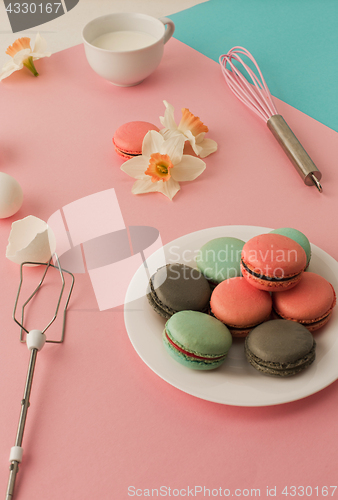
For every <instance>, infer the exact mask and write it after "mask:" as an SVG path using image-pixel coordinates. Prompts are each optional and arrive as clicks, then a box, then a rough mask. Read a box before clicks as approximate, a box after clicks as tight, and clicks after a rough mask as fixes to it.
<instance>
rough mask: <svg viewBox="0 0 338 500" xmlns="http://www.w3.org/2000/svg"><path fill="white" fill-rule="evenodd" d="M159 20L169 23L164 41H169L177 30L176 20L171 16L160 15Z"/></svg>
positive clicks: (165, 23)
mask: <svg viewBox="0 0 338 500" xmlns="http://www.w3.org/2000/svg"><path fill="white" fill-rule="evenodd" d="M159 21H161V22H162V23H163V24H164V25H167V29H166V30H165V34H164V39H163V43H167V41H168V40H169V39H170V38H171V37H172V36H173V34H174V31H175V24H174V22H173V21H172V20H171V19H169V17H160V19H159Z"/></svg>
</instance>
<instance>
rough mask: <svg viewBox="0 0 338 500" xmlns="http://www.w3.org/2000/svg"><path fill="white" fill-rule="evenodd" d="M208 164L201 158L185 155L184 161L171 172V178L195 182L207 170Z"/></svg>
mask: <svg viewBox="0 0 338 500" xmlns="http://www.w3.org/2000/svg"><path fill="white" fill-rule="evenodd" d="M205 167H206V164H205V163H204V161H203V160H201V159H200V158H195V157H194V156H190V155H183V157H182V161H181V162H180V163H179V164H178V165H176V166H175V167H173V168H172V169H171V170H170V174H171V177H172V178H173V179H175V180H176V181H180V182H182V181H193V180H194V179H196V177H198V176H199V175H201V173H202V172H203V171H204V170H205Z"/></svg>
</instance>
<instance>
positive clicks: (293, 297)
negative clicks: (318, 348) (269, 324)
mask: <svg viewBox="0 0 338 500" xmlns="http://www.w3.org/2000/svg"><path fill="white" fill-rule="evenodd" d="M272 301H273V311H274V316H275V317H278V318H281V319H289V320H292V321H297V322H298V323H301V324H302V325H304V326H305V327H306V328H307V329H308V330H309V331H310V332H314V331H315V330H318V328H321V327H322V326H324V325H325V324H326V323H327V322H328V321H329V319H330V317H331V314H332V309H333V308H334V306H335V304H336V294H335V291H334V289H333V286H332V285H331V283H329V282H328V281H327V280H326V279H325V278H323V277H322V276H319V274H315V273H310V272H306V273H304V274H303V277H302V279H301V281H300V283H299V284H298V285H297V286H296V287H295V288H292V290H287V291H286V292H283V293H279V292H277V293H274V294H273V297H272Z"/></svg>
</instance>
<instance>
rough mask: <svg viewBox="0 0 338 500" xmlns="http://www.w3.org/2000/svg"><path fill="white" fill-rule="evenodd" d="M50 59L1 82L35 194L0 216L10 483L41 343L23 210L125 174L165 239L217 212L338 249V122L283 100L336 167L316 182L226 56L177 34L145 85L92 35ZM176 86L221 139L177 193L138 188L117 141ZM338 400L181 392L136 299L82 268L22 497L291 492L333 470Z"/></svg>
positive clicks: (132, 202) (44, 388) (131, 205)
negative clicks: (116, 294) (19, 242)
mask: <svg viewBox="0 0 338 500" xmlns="http://www.w3.org/2000/svg"><path fill="white" fill-rule="evenodd" d="M37 68H38V70H39V72H40V76H39V77H38V78H36V79H35V78H33V77H31V75H30V74H28V73H27V72H26V71H21V72H18V73H16V74H14V75H12V76H11V77H10V78H8V79H7V80H5V81H3V82H2V83H1V93H0V106H1V122H0V127H1V135H0V169H1V170H2V171H4V172H7V173H8V174H10V175H13V176H14V177H15V178H16V179H17V180H18V181H19V182H20V183H21V185H22V187H23V190H24V194H25V201H24V205H23V206H22V208H21V210H20V211H19V212H18V213H17V214H16V215H15V216H14V217H12V218H10V219H8V220H2V221H1V223H0V243H1V252H0V273H1V276H2V287H1V291H0V294H1V300H0V314H1V327H0V335H1V351H0V356H1V362H0V396H1V406H0V422H1V426H0V464H2V466H0V477H1V484H2V485H3V487H2V488H3V495H4V494H5V490H6V484H7V478H8V467H7V464H8V456H9V451H10V448H11V446H13V445H14V440H15V434H16V428H17V421H18V417H19V412H20V401H21V398H22V394H23V388H24V381H25V377H26V370H27V366H28V358H29V355H28V352H27V349H26V347H25V346H24V345H21V344H20V343H19V340H18V335H19V329H18V327H17V326H16V325H15V323H14V322H13V321H12V319H11V314H12V309H13V305H14V299H15V294H16V289H17V286H18V281H19V268H18V266H16V265H15V264H13V263H11V262H9V261H8V260H7V259H6V258H5V248H6V244H7V239H8V234H9V230H10V226H11V223H12V222H13V221H14V220H16V219H19V218H22V217H25V216H26V215H29V214H33V215H36V216H38V217H40V218H42V219H44V220H47V219H48V218H49V217H50V215H51V214H53V213H54V212H55V211H57V210H58V209H60V208H61V207H63V206H65V205H67V204H70V203H72V202H73V201H76V200H78V199H80V198H82V197H85V196H88V195H91V194H94V193H97V192H99V191H103V190H105V189H108V188H111V187H113V188H114V189H115V191H116V195H117V199H118V203H119V205H120V208H121V211H122V215H123V219H124V223H125V225H126V226H129V225H148V226H153V227H155V228H157V229H159V230H160V234H161V237H162V241H163V243H164V244H165V243H168V242H169V241H171V240H173V239H175V238H177V237H179V236H181V235H184V234H187V233H190V232H192V231H195V230H199V229H203V228H207V227H212V226H219V225H232V224H234V225H240V224H245V225H256V226H266V227H282V226H293V227H296V228H297V229H299V230H301V231H303V232H304V233H305V234H306V235H307V236H308V238H309V239H310V241H311V242H312V243H314V244H316V245H318V246H320V247H321V248H322V249H323V250H325V251H326V252H328V253H329V254H331V255H332V256H333V257H334V258H336V259H338V246H337V243H338V238H337V231H336V228H335V224H334V221H335V217H336V214H337V208H338V197H337V187H338V170H337V168H336V162H337V156H338V135H337V133H336V132H334V131H332V130H331V129H328V128H327V127H325V126H323V125H322V124H320V123H318V122H316V121H315V120H313V119H311V118H309V117H307V116H306V115H304V114H302V113H301V112H299V111H297V110H295V109H293V108H291V107H290V106H288V105H286V104H285V103H283V102H280V101H278V100H276V103H277V108H278V110H279V111H280V112H281V114H283V116H284V118H285V119H286V120H287V122H288V123H289V125H290V127H291V128H292V129H293V131H294V132H295V134H296V135H297V136H298V138H299V139H300V140H301V142H302V143H303V145H304V147H305V148H306V149H307V151H308V153H309V154H310V156H311V157H312V159H313V160H314V162H315V163H316V164H317V165H318V167H319V168H320V169H321V171H322V173H323V180H322V184H323V189H324V192H323V194H319V193H318V192H317V191H316V189H315V188H314V187H312V188H311V187H306V186H305V185H304V184H303V183H302V181H301V179H300V177H299V176H298V174H297V173H296V172H295V170H294V169H293V167H292V165H291V164H290V163H289V160H288V159H287V158H286V157H285V156H284V153H283V152H282V151H281V150H280V147H279V146H278V144H277V143H276V141H275V140H274V138H273V137H272V135H271V134H270V133H269V131H268V130H267V127H266V125H265V124H264V123H263V122H261V121H259V119H258V118H257V117H256V116H255V115H253V114H251V113H250V112H249V111H248V110H247V108H245V107H244V106H243V105H242V104H241V103H240V102H239V101H237V100H236V99H235V98H234V97H233V95H232V94H231V93H230V91H229V90H228V88H227V86H226V84H225V82H224V80H223V77H222V74H221V71H220V68H219V66H218V64H216V63H215V62H213V61H211V60H209V59H208V58H206V57H204V56H202V55H201V54H199V53H198V52H196V51H194V50H193V49H191V48H189V47H187V46H186V45H184V44H182V43H180V42H178V41H177V40H172V41H170V43H168V45H167V46H166V48H165V57H164V59H163V61H162V63H161V65H160V67H159V68H158V70H157V71H156V72H155V73H154V74H153V75H152V76H151V77H149V78H148V79H147V80H146V81H145V82H143V83H142V84H141V85H139V86H137V87H132V88H118V87H114V86H112V85H110V84H109V83H107V82H105V81H104V80H102V79H100V78H99V77H98V76H97V75H96V74H95V73H93V72H92V70H91V69H90V68H89V66H88V65H87V62H86V60H85V56H84V51H83V47H82V46H78V47H74V48H72V49H68V50H66V51H63V52H60V53H58V54H55V55H53V56H52V57H51V58H50V59H44V60H41V61H38V62H37ZM163 99H165V100H167V101H168V102H170V103H171V104H173V105H174V106H175V108H176V112H177V114H176V119H177V121H178V120H179V119H180V108H182V107H188V108H189V109H190V110H191V111H192V112H193V113H194V114H196V115H198V116H200V117H201V119H202V121H203V122H204V123H206V124H207V125H208V127H209V134H208V136H209V137H210V138H212V139H214V140H216V141H217V143H218V145H219V149H218V151H217V152H216V153H215V154H213V155H212V156H210V157H208V158H206V159H205V161H206V164H207V169H206V170H205V172H204V173H203V174H202V175H201V176H200V177H199V178H198V179H197V180H195V181H194V182H191V183H182V184H181V187H182V189H181V191H180V192H179V193H178V194H177V195H176V197H175V198H174V200H173V201H172V202H170V201H169V200H168V199H167V198H165V197H164V196H163V195H161V194H152V193H151V194H146V195H141V196H134V195H132V194H131V187H132V183H133V180H132V179H131V178H130V177H128V176H127V175H126V174H124V173H123V172H122V171H120V169H119V167H120V165H121V159H120V158H119V157H118V156H117V155H116V154H115V153H114V148H113V145H112V142H111V139H112V136H113V134H114V131H115V130H116V129H117V127H118V126H120V125H121V124H122V123H124V122H127V121H131V120H145V121H150V122H153V123H154V124H156V125H160V123H159V119H158V117H159V116H160V115H162V116H163V113H164V105H163V103H162V101H163ZM34 272H35V271H33V273H34ZM31 275H33V274H31ZM117 286H118V285H117ZM35 316H36V317H37V319H38V318H39V313H38V311H36V313H35ZM37 327H39V325H37ZM159 334H160V332H159ZM337 401H338V384H337V382H335V383H333V384H332V385H331V386H329V387H327V388H326V389H324V390H323V391H321V392H320V393H318V394H315V395H313V396H310V397H308V398H306V399H303V400H300V401H297V402H294V403H289V404H284V405H280V406H273V407H266V408H241V407H230V406H223V405H219V404H214V403H210V402H206V401H203V400H200V399H197V398H195V397H193V396H189V395H187V394H185V393H183V392H180V391H179V390H177V389H175V388H174V387H171V386H170V385H168V384H167V383H165V382H164V381H163V380H161V379H160V378H158V377H157V376H156V375H155V374H154V373H153V372H152V371H151V370H150V369H149V368H148V367H147V366H146V365H145V364H144V363H143V362H142V361H141V359H140V358H139V357H138V355H137V354H136V352H135V351H134V349H133V347H132V345H131V343H130V341H129V339H128V336H127V333H126V330H125V326H124V321H123V308H122V307H119V308H115V309H111V310H108V311H104V312H99V311H98V309H97V305H96V301H95V296H94V294H93V290H92V288H91V285H90V281H89V277H88V275H77V276H76V285H75V291H74V295H73V298H72V302H71V307H70V311H69V314H68V323H67V332H66V341H65V343H64V345H62V346H54V345H49V346H47V347H45V348H44V350H43V352H42V353H41V354H39V356H38V360H37V368H36V374H35V379H34V383H33V391H32V397H31V407H30V409H29V412H28V420H27V427H26V432H25V437H24V443H23V447H24V459H23V463H22V466H21V467H20V472H19V475H18V480H17V489H16V498H17V500H36V499H48V500H60V499H62V500H70V499H74V498H76V499H81V500H93V499H96V498H100V499H102V500H111V499H121V500H124V499H127V498H129V496H128V486H135V487H137V488H160V486H167V487H169V486H170V487H171V488H187V487H188V486H190V487H194V486H202V487H203V486H205V487H207V488H215V489H216V488H217V489H218V488H219V487H222V488H223V489H224V488H229V489H231V490H232V491H234V490H235V488H249V489H250V488H260V489H261V497H264V496H265V492H266V486H269V488H272V487H274V486H277V489H278V491H279V492H281V490H282V488H283V487H284V486H286V485H288V486H292V485H295V486H299V485H303V486H307V485H310V486H312V487H313V488H314V487H315V486H319V487H320V488H321V486H325V485H326V486H329V485H332V484H335V478H336V463H337V447H336V443H337V438H338V436H337V432H338V431H337V425H336V412H337V409H338V403H337ZM200 498H202V495H200ZM243 498H244V497H243ZM280 498H283V496H280Z"/></svg>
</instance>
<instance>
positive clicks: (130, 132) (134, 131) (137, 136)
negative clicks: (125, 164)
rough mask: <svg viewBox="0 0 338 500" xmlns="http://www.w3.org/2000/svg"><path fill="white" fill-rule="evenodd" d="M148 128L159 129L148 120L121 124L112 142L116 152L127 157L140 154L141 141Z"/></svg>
mask: <svg viewBox="0 0 338 500" xmlns="http://www.w3.org/2000/svg"><path fill="white" fill-rule="evenodd" d="M149 130H156V132H158V131H159V128H158V127H156V125H153V124H152V123H149V122H142V121H134V122H128V123H124V124H123V125H121V126H120V127H119V128H118V129H117V130H116V132H115V134H114V137H113V144H114V146H115V151H116V153H117V154H118V155H119V156H121V157H122V158H125V159H129V158H133V157H134V156H139V155H141V154H142V142H143V139H144V136H145V135H146V133H147V132H149Z"/></svg>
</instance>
